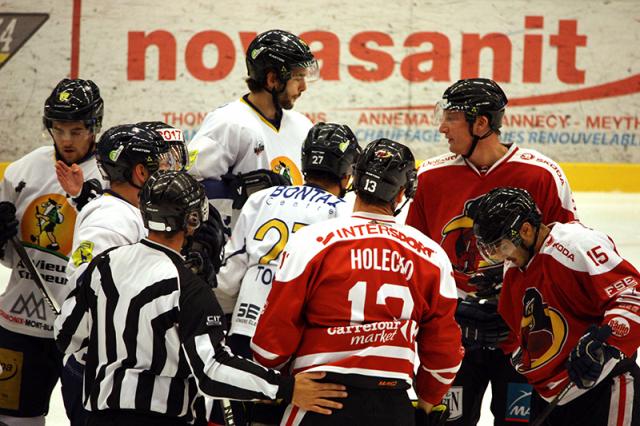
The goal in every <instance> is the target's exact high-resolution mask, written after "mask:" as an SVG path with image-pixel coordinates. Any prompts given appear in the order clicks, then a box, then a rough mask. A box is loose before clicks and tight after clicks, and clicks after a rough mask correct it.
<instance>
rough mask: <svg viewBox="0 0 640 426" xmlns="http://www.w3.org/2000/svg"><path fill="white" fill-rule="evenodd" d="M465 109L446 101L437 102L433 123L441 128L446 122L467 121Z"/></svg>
mask: <svg viewBox="0 0 640 426" xmlns="http://www.w3.org/2000/svg"><path fill="white" fill-rule="evenodd" d="M465 119H466V118H465V112H464V109H463V108H462V107H460V106H455V105H452V104H451V103H450V102H449V101H447V100H446V99H442V100H440V101H438V102H436V106H435V108H434V109H433V123H434V124H435V125H436V126H440V125H442V124H443V123H445V122H454V121H462V120H465Z"/></svg>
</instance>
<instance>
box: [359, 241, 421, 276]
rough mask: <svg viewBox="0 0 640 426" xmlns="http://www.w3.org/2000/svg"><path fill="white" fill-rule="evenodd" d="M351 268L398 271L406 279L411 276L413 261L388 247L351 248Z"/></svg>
mask: <svg viewBox="0 0 640 426" xmlns="http://www.w3.org/2000/svg"><path fill="white" fill-rule="evenodd" d="M351 269H363V270H371V269H374V270H376V271H391V272H399V273H401V274H402V275H404V276H405V279H406V280H407V281H408V280H410V279H411V277H412V276H413V270H414V266H413V261H412V260H411V259H406V258H404V257H403V256H402V255H401V254H400V253H398V252H397V251H395V250H390V249H382V250H380V249H376V248H364V249H351Z"/></svg>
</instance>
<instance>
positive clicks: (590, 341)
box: [567, 325, 622, 389]
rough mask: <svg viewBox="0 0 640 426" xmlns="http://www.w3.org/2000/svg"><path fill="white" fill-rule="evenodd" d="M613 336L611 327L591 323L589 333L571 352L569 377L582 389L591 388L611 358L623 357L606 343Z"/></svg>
mask: <svg viewBox="0 0 640 426" xmlns="http://www.w3.org/2000/svg"><path fill="white" fill-rule="evenodd" d="M609 336H611V327H609V326H608V325H604V326H602V327H597V326H596V325H591V326H590V327H589V329H588V330H587V333H586V334H585V335H584V336H582V337H581V338H580V340H579V341H578V344H577V345H576V347H575V348H573V350H572V351H571V353H570V354H569V360H568V361H567V370H568V372H569V378H570V379H571V381H572V382H573V383H575V384H576V386H577V387H578V388H580V389H589V388H591V387H593V385H595V384H596V383H597V381H598V378H599V377H600V374H602V368H603V367H604V365H605V364H606V363H607V362H608V361H609V360H610V359H611V358H618V359H620V358H622V353H621V352H620V351H619V350H618V349H616V348H614V347H613V346H611V345H608V344H607V343H605V341H606V340H607V338H609Z"/></svg>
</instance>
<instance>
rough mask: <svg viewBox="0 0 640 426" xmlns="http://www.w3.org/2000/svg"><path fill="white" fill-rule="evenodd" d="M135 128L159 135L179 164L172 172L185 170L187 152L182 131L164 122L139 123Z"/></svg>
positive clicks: (186, 166) (187, 159)
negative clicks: (167, 144) (138, 127)
mask: <svg viewBox="0 0 640 426" xmlns="http://www.w3.org/2000/svg"><path fill="white" fill-rule="evenodd" d="M136 126H140V127H144V128H145V129H150V130H155V131H156V132H157V133H160V136H162V138H163V139H164V140H165V141H167V142H168V143H169V145H170V146H171V151H172V155H173V157H174V158H176V159H178V160H179V161H180V163H179V164H178V165H177V166H176V167H173V168H172V170H186V169H188V165H189V152H188V151H187V144H186V143H185V142H184V134H183V133H182V130H180V129H178V128H176V127H173V126H170V125H168V124H167V123H165V122H164V121H141V122H140V123H137V124H136Z"/></svg>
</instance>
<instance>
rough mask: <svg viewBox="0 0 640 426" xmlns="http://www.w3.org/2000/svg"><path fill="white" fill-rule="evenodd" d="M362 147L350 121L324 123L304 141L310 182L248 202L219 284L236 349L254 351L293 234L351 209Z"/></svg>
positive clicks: (218, 293) (244, 353) (305, 168)
mask: <svg viewBox="0 0 640 426" xmlns="http://www.w3.org/2000/svg"><path fill="white" fill-rule="evenodd" d="M360 152H361V148H360V146H359V145H358V141H357V140H356V137H355V136H354V134H353V132H352V131H351V129H350V128H349V127H348V126H346V125H340V124H334V123H318V124H316V125H315V126H313V127H312V128H311V130H309V134H308V135H307V138H306V139H305V141H304V144H303V146H302V173H303V174H304V179H305V182H304V185H295V186H277V187H273V188H267V189H264V190H261V191H259V192H256V193H254V194H252V195H251V196H250V197H249V199H248V201H247V203H246V204H245V205H244V207H243V208H242V211H241V212H240V216H239V218H238V221H237V223H236V226H235V227H234V229H233V234H232V235H231V239H230V240H229V241H228V242H227V245H226V247H225V253H226V256H227V257H226V259H225V262H224V265H223V266H222V268H221V269H220V272H219V273H218V276H217V278H218V287H217V288H216V289H215V292H216V297H217V298H218V300H219V301H220V303H221V305H222V308H223V310H224V311H225V313H230V312H233V315H232V318H231V325H230V330H229V336H228V337H227V342H228V343H229V346H230V347H231V349H232V350H233V353H235V354H238V355H242V356H245V357H247V358H251V356H252V355H251V349H250V348H249V342H250V340H251V337H252V336H253V333H254V331H255V327H256V324H257V322H258V316H259V314H260V312H261V310H262V308H263V306H264V302H265V301H266V299H267V295H268V294H269V290H270V288H271V281H272V280H273V274H274V272H275V269H276V267H277V265H278V263H279V261H280V254H281V253H282V249H283V248H284V246H285V245H286V244H287V241H288V239H289V237H290V236H291V235H292V234H293V233H294V232H296V231H297V230H298V229H300V228H302V227H303V226H306V225H310V224H312V223H316V222H320V221H323V220H327V219H331V218H335V217H339V216H345V215H348V214H350V211H351V208H350V206H348V204H347V203H346V202H345V201H344V200H343V199H342V198H343V197H344V195H345V193H346V190H347V187H348V186H349V184H350V180H351V175H352V172H353V166H354V165H355V162H356V160H357V159H358V156H359V155H360ZM236 300H237V302H236ZM234 306H235V308H234ZM257 408H259V409H262V408H264V407H261V406H258V407H257ZM235 411H236V412H238V410H235ZM254 419H255V416H254Z"/></svg>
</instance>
